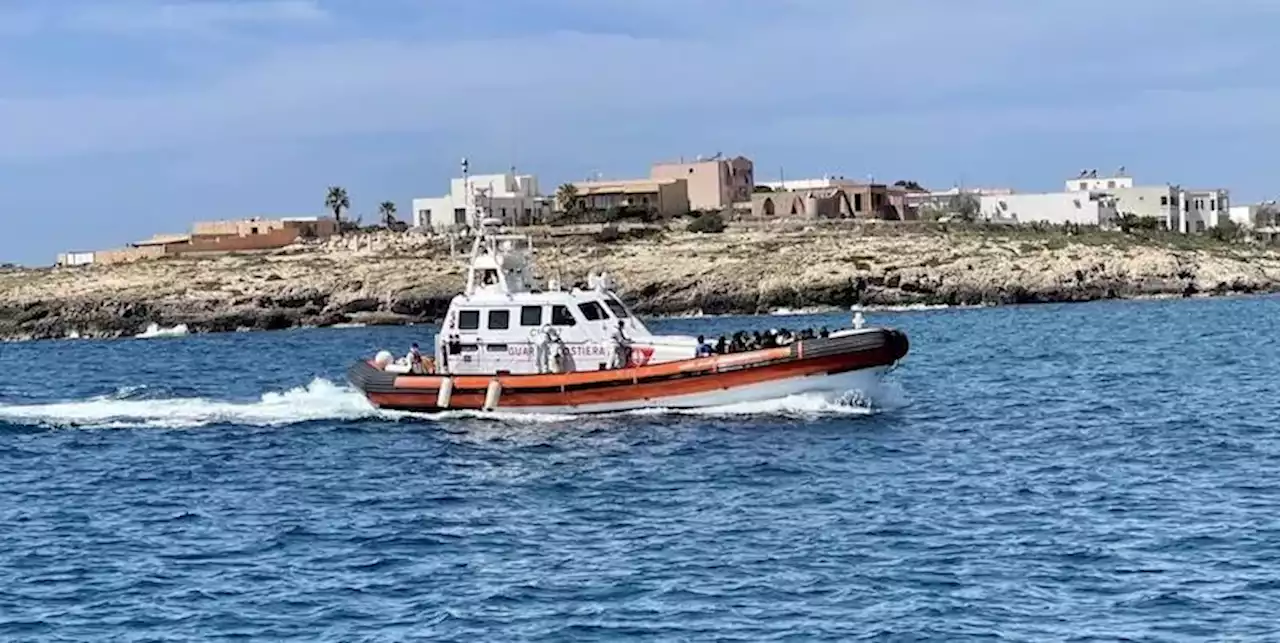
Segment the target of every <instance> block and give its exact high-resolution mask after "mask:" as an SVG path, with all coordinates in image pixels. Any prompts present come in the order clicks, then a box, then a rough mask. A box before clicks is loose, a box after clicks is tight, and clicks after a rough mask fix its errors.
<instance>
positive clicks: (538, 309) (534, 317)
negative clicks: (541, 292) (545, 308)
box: [520, 306, 542, 326]
mask: <svg viewBox="0 0 1280 643" xmlns="http://www.w3.org/2000/svg"><path fill="white" fill-rule="evenodd" d="M520 325H521V326H541V325H542V306H521V307H520Z"/></svg>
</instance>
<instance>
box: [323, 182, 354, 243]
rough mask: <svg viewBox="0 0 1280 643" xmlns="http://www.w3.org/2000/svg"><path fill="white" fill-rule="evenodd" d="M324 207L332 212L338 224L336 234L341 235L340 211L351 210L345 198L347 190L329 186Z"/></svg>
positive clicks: (349, 200) (349, 201)
mask: <svg viewBox="0 0 1280 643" xmlns="http://www.w3.org/2000/svg"><path fill="white" fill-rule="evenodd" d="M324 207H326V208H329V210H331V211H332V212H333V218H334V220H336V221H337V222H338V233H339V234H341V233H342V211H343V210H350V209H351V199H349V198H348V197H347V189H346V188H342V187H338V186H336V185H331V186H329V194H328V195H327V196H325V198H324Z"/></svg>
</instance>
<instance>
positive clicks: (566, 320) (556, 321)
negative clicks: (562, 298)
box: [551, 306, 578, 326]
mask: <svg viewBox="0 0 1280 643" xmlns="http://www.w3.org/2000/svg"><path fill="white" fill-rule="evenodd" d="M577 323H578V322H577V321H576V320H575V319H574V318H573V313H571V312H569V307H568V306H552V307H551V325H552V326H574V325H576V324H577Z"/></svg>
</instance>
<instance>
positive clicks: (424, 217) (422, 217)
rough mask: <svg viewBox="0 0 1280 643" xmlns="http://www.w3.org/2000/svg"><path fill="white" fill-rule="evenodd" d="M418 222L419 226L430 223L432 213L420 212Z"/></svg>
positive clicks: (428, 211)
mask: <svg viewBox="0 0 1280 643" xmlns="http://www.w3.org/2000/svg"><path fill="white" fill-rule="evenodd" d="M418 221H419V225H423V224H426V223H429V222H430V221H431V211H430V210H418Z"/></svg>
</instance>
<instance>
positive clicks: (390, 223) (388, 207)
mask: <svg viewBox="0 0 1280 643" xmlns="http://www.w3.org/2000/svg"><path fill="white" fill-rule="evenodd" d="M378 218H380V219H382V225H383V227H385V228H386V229H388V230H391V229H394V228H395V227H396V224H397V223H399V222H400V220H399V219H397V218H396V204H395V203H393V202H391V201H383V202H382V203H380V204H378Z"/></svg>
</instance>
